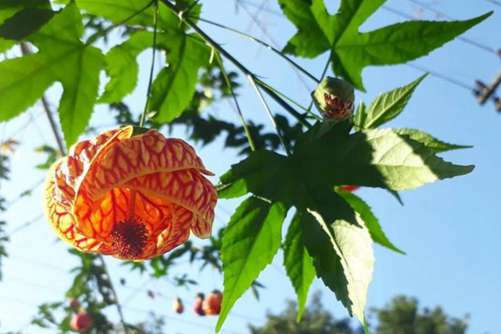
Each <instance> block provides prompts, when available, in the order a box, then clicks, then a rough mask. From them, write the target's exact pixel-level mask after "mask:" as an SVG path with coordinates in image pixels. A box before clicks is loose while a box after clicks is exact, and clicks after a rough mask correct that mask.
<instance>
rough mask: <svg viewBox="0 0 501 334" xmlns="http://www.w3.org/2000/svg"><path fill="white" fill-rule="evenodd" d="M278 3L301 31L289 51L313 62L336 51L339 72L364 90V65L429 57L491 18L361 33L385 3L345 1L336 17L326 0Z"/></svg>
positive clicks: (397, 26)
mask: <svg viewBox="0 0 501 334" xmlns="http://www.w3.org/2000/svg"><path fill="white" fill-rule="evenodd" d="M278 1H279V3H280V5H281V7H282V10H283V12H284V14H285V15H286V16H287V17H288V18H289V20H290V21H291V22H292V23H293V24H294V25H295V26H296V27H297V29H298V32H297V33H296V34H295V35H294V36H293V37H292V38H291V39H290V40H289V42H288V44H287V46H286V47H285V49H284V51H285V52H288V53H291V54H294V55H297V56H301V57H310V58H311V57H316V56H318V55H319V54H321V53H323V52H325V51H331V54H332V66H333V69H334V72H335V73H336V74H337V75H340V76H342V77H344V78H345V79H346V80H348V81H350V82H351V83H353V85H354V86H355V87H357V88H358V89H362V90H363V88H364V86H363V82H362V76H361V74H362V70H363V68H364V67H366V66H368V65H386V64H400V63H405V62H407V61H410V60H413V59H416V58H418V57H421V56H424V55H427V54H428V53H429V52H430V51H432V50H434V49H436V48H438V47H440V46H442V45H443V44H444V43H446V42H448V41H450V40H452V39H453V38H455V37H456V36H458V35H460V34H462V33H463V32H465V31H466V30H468V29H470V28H471V27H473V26H475V25H476V24H478V23H480V22H482V21H483V20H484V19H486V18H487V17H488V16H489V15H490V14H491V13H487V14H485V15H482V16H479V17H476V18H473V19H470V20H465V21H449V22H446V21H409V22H402V23H397V24H392V25H389V26H386V27H383V28H380V29H377V30H374V31H369V32H360V31H359V27H360V26H361V25H362V24H363V23H364V22H365V21H366V20H367V19H368V18H369V17H370V16H371V15H372V14H373V13H374V12H375V11H377V10H378V9H379V8H380V7H381V6H382V5H383V4H384V3H385V1H386V0H342V1H341V6H340V8H339V10H338V12H337V13H336V14H335V15H330V14H329V13H328V11H327V9H326V7H325V4H324V1H323V0H278Z"/></svg>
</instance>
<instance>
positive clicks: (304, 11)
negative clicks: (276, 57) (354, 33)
mask: <svg viewBox="0 0 501 334" xmlns="http://www.w3.org/2000/svg"><path fill="white" fill-rule="evenodd" d="M278 2H279V4H280V6H281V7H282V10H283V12H284V14H285V15H286V16H287V17H288V18H289V20H290V21H291V22H292V23H294V25H295V26H296V27H298V29H299V31H298V32H297V33H296V35H294V36H293V37H292V38H291V39H290V40H289V42H288V43H287V46H286V47H285V48H284V52H287V53H291V54H294V55H296V56H300V57H307V58H313V57H316V56H318V55H319V54H321V53H323V52H325V51H326V50H328V49H329V48H330V43H329V41H328V40H327V39H326V38H322V36H323V32H322V30H321V28H320V26H319V25H318V22H317V21H316V20H315V17H314V15H313V13H312V12H311V11H310V8H309V7H310V4H309V1H298V0H279V1H278Z"/></svg>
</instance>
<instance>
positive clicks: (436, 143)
mask: <svg viewBox="0 0 501 334" xmlns="http://www.w3.org/2000/svg"><path fill="white" fill-rule="evenodd" d="M394 131H395V133H397V134H398V135H400V136H403V137H407V138H410V139H412V140H414V141H417V142H419V143H420V144H423V145H424V146H426V148H427V149H429V150H431V151H433V152H435V153H441V152H447V151H453V150H460V149H465V148H472V147H473V146H469V145H456V144H449V143H446V142H444V141H441V140H439V139H437V138H435V137H433V136H432V135H430V134H428V133H426V132H423V131H420V130H416V129H394Z"/></svg>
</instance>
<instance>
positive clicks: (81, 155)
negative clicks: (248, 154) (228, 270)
mask: <svg viewBox="0 0 501 334" xmlns="http://www.w3.org/2000/svg"><path fill="white" fill-rule="evenodd" d="M135 129H136V128H134V127H132V126H126V127H123V128H120V129H115V130H111V131H107V132H104V133H102V134H100V135H98V136H97V137H96V138H94V139H92V140H83V141H81V142H79V143H77V144H76V145H74V146H73V147H72V149H71V150H70V153H69V155H68V156H67V157H64V158H62V159H60V160H58V161H57V162H56V163H54V165H53V166H52V167H51V168H50V170H49V173H48V176H47V178H46V183H45V198H44V208H45V213H46V216H47V218H48V220H49V222H50V224H51V225H52V227H53V228H54V229H55V231H56V233H57V234H58V236H59V237H60V238H61V239H63V240H64V241H66V242H68V243H69V244H70V245H72V246H73V247H75V248H77V249H78V250H80V251H83V252H94V253H100V254H106V255H112V256H114V257H117V258H120V259H126V260H145V259H149V258H152V257H154V256H158V255H161V254H163V253H165V252H168V251H169V250H171V249H173V248H174V247H176V246H178V245H180V244H182V243H184V242H185V241H186V240H187V239H188V237H189V235H190V232H193V233H194V234H195V235H196V236H198V237H200V238H207V237H209V236H210V234H211V230H212V222H213V220H214V207H215V205H216V201H217V195H216V190H215V188H214V186H213V185H212V183H211V182H210V181H209V180H208V179H207V178H206V175H212V174H211V173H210V172H209V171H208V170H207V169H206V168H205V167H204V165H203V163H202V161H201V160H200V158H199V157H198V156H197V154H196V153H195V151H194V149H193V148H192V147H191V146H190V145H188V144H187V143H186V142H184V141H183V140H180V139H175V138H165V137H164V136H163V135H162V134H161V133H160V132H158V131H156V130H148V131H142V132H141V133H139V134H136V133H135V132H136V131H135Z"/></svg>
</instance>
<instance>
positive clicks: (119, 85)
mask: <svg viewBox="0 0 501 334" xmlns="http://www.w3.org/2000/svg"><path fill="white" fill-rule="evenodd" d="M152 35H153V33H152V32H149V31H138V32H136V33H134V34H132V35H131V36H130V38H129V39H128V40H126V41H125V42H124V43H122V44H119V45H117V46H115V47H113V48H112V49H111V50H110V51H109V52H108V53H107V54H106V73H107V74H108V76H109V77H110V78H111V79H110V81H109V82H108V83H107V84H106V87H105V89H104V93H103V94H102V95H101V97H100V98H99V102H101V103H115V102H120V101H121V100H122V99H123V98H124V97H125V96H127V95H128V94H129V93H131V92H132V91H133V90H134V87H136V84H137V80H138V73H139V65H138V63H137V60H136V59H137V57H138V56H139V54H140V53H141V52H142V51H144V50H145V49H146V48H148V47H151V46H152V44H153V37H152Z"/></svg>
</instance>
